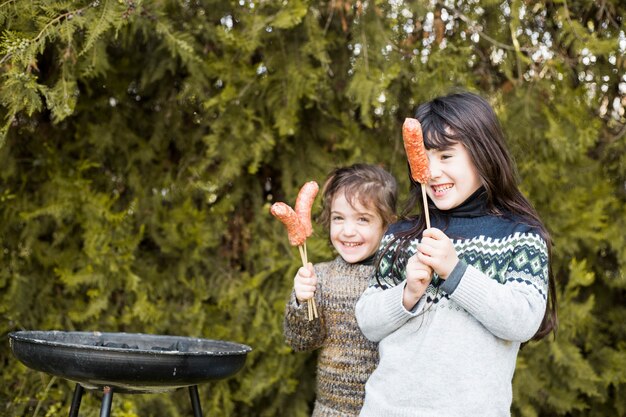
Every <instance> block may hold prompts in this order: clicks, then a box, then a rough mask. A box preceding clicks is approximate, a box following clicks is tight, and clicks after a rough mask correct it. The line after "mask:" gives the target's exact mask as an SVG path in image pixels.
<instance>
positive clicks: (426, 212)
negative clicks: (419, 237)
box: [421, 184, 430, 229]
mask: <svg viewBox="0 0 626 417" xmlns="http://www.w3.org/2000/svg"><path fill="white" fill-rule="evenodd" d="M421 186H422V198H423V200H424V210H425V211H424V214H425V215H426V228H427V229H430V214H429V213H428V199H427V198H426V185H424V184H421Z"/></svg>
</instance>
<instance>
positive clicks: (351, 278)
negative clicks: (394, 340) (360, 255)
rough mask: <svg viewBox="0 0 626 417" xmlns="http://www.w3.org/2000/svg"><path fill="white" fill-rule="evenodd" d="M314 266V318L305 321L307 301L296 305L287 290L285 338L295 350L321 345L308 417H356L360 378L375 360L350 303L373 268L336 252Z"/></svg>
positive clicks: (375, 353) (361, 387) (374, 346)
mask: <svg viewBox="0 0 626 417" xmlns="http://www.w3.org/2000/svg"><path fill="white" fill-rule="evenodd" d="M314 269H315V274H316V275H317V278H318V284H317V291H316V292H315V302H316V304H317V308H318V313H319V319H314V320H312V321H309V320H308V318H307V306H306V304H305V303H303V304H298V303H297V301H296V298H295V293H294V292H292V294H291V299H290V300H289V302H288V303H287V307H286V309H285V320H284V334H285V340H286V341H287V343H288V344H289V345H290V346H291V347H292V348H293V349H294V350H295V351H310V350H314V349H318V348H319V349H321V350H320V352H319V357H318V363H317V398H316V401H315V408H314V410H313V417H339V416H341V417H346V416H358V414H359V411H360V410H361V406H362V405H363V398H364V397H365V388H364V387H365V382H366V381H367V378H369V376H370V374H371V373H372V372H373V370H374V368H375V367H376V364H377V362H378V348H377V344H376V343H374V342H371V341H369V340H367V339H366V338H365V336H363V334H362V333H361V330H360V329H359V326H358V325H357V322H356V318H355V316H354V307H355V305H356V302H357V301H358V299H359V297H360V296H361V294H362V293H363V291H365V289H366V288H367V286H368V282H369V278H370V276H371V275H372V274H373V272H374V267H373V266H372V265H362V264H349V263H347V262H345V261H344V260H343V259H342V258H341V257H337V258H336V259H335V260H333V261H331V262H324V263H320V264H316V265H314Z"/></svg>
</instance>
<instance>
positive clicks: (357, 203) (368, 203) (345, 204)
mask: <svg viewBox="0 0 626 417" xmlns="http://www.w3.org/2000/svg"><path fill="white" fill-rule="evenodd" d="M346 191H347V190H340V191H339V192H338V193H337V194H336V195H335V196H334V197H333V201H332V203H331V210H335V209H340V208H341V209H346V208H351V209H352V210H355V211H358V212H368V213H369V212H372V213H376V207H375V205H374V203H373V201H372V199H371V198H367V197H365V196H362V195H361V194H359V193H354V194H350V193H348V192H346Z"/></svg>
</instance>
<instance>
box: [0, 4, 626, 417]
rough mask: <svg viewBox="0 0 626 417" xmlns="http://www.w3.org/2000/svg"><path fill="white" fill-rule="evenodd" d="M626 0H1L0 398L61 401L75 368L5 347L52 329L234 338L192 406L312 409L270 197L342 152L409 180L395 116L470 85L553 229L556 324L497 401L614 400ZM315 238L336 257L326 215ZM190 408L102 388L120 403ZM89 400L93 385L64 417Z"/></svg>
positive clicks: (625, 330) (625, 362)
mask: <svg viewBox="0 0 626 417" xmlns="http://www.w3.org/2000/svg"><path fill="white" fill-rule="evenodd" d="M623 14H624V5H623V3H622V2H619V1H617V0H601V1H594V2H591V1H586V0H571V1H567V2H565V1H554V2H530V1H520V0H502V1H492V0H489V1H481V2H476V1H470V0H457V1H442V2H425V1H402V0H398V1H392V2H387V1H384V2H383V1H375V2H362V1H355V0H332V1H312V0H311V1H306V0H290V1H275V0H268V1H250V0H241V1H224V0H220V1H217V0H213V1H211V0H188V1H184V2H181V1H173V0H152V1H148V0H143V1H142V0H92V1H86V0H77V1H69V0H66V1H63V0H33V1H28V2H25V1H17V0H4V1H2V2H0V25H1V26H2V35H1V36H2V37H1V39H0V76H1V79H0V113H1V115H2V120H1V126H2V129H1V132H0V134H1V136H0V138H1V144H2V147H1V148H0V167H1V170H0V219H1V222H0V265H1V268H0V335H1V336H2V337H1V339H2V340H1V343H0V366H1V367H2V376H1V383H0V414H3V415H8V416H55V415H67V412H68V408H69V403H70V396H71V392H72V384H71V383H69V382H68V381H65V380H62V379H57V378H52V377H50V376H48V375H45V374H41V373H38V372H35V371H32V370H30V369H28V368H26V367H24V366H23V365H21V364H20V363H18V362H17V361H16V360H15V358H14V357H13V356H12V354H11V352H10V349H9V345H8V333H9V332H11V331H15V330H21V329H28V330H35V329H37V330H51V329H59V330H81V331H90V330H99V331H115V332H122V331H123V332H142V333H157V334H177V335H188V336H195V337H206V338H211V339H224V340H232V341H236V342H241V343H246V344H248V345H250V346H251V347H252V348H253V349H254V350H253V351H252V353H250V354H249V356H248V360H247V363H246V366H245V368H244V369H243V370H242V371H241V372H240V373H239V374H237V375H236V376H234V377H232V378H229V379H226V380H222V381H218V382H215V383H209V384H204V385H202V386H201V387H200V393H201V397H202V403H203V408H204V409H205V411H206V412H207V414H209V415H216V416H218V415H219V416H235V415H236V416H306V415H308V414H309V412H310V409H309V404H310V403H311V400H312V398H313V395H314V393H313V384H314V365H315V355H314V354H305V353H301V354H295V353H293V352H291V351H290V349H289V348H287V347H286V346H285V345H284V343H283V339H282V328H281V324H282V313H283V307H284V303H285V301H286V299H287V297H288V295H289V292H290V290H291V284H292V278H291V277H292V276H293V274H294V273H295V270H296V268H297V266H298V262H299V258H298V254H297V251H296V250H295V249H294V248H292V247H290V246H289V245H288V242H287V239H286V235H285V232H284V230H283V229H282V226H281V225H280V224H279V223H278V222H277V221H275V220H274V219H272V218H271V216H269V214H268V211H269V206H270V205H271V203H272V202H274V201H278V200H280V201H286V202H287V203H289V204H293V202H294V199H295V196H296V194H297V191H298V189H299V187H300V186H301V185H302V184H303V183H304V182H306V181H309V180H316V181H318V182H322V181H323V179H324V178H325V176H326V174H327V173H328V172H329V171H330V169H332V168H333V167H335V166H338V165H345V164H350V163H354V162H370V163H380V164H382V165H383V166H385V167H386V168H388V169H389V170H391V171H392V172H393V173H394V174H396V176H397V177H398V179H399V181H400V184H401V190H402V191H401V194H402V196H403V197H406V196H407V194H408V182H407V173H406V160H405V158H404V155H403V149H402V142H401V135H400V126H401V123H402V121H403V120H404V118H405V117H407V116H411V115H412V112H413V110H414V108H415V107H416V105H417V104H419V103H420V102H422V101H424V100H427V99H430V98H432V97H435V96H437V95H440V94H445V93H447V92H450V91H452V90H453V89H455V88H463V89H467V90H470V91H474V92H477V93H479V94H482V95H483V96H485V97H486V98H488V100H489V101H490V102H491V103H492V105H493V106H494V108H495V109H496V111H497V113H498V115H499V117H500V118H501V121H502V124H503V126H504V129H505V131H506V133H507V139H508V142H509V145H510V147H511V149H512V151H513V153H514V156H515V158H516V160H517V162H518V168H519V176H520V181H521V185H522V188H523V190H524V192H525V193H526V194H527V195H528V197H529V198H530V199H531V200H532V201H533V203H534V204H535V205H536V207H537V209H538V210H539V212H540V214H541V216H542V218H543V219H544V221H545V222H546V224H547V226H548V227H549V229H550V231H551V233H552V235H553V238H554V242H555V247H554V254H555V261H554V271H555V274H556V277H557V281H558V296H559V299H560V306H559V314H560V330H559V333H558V335H557V337H556V338H555V339H550V340H546V341H544V342H540V343H531V344H529V345H527V346H526V347H525V348H524V349H523V350H522V352H521V354H520V357H519V360H518V366H517V372H516V375H515V379H514V403H513V409H512V412H513V415H515V416H524V417H534V416H598V417H600V416H602V417H605V416H623V415H626V396H625V395H624V388H625V382H626V374H625V373H624V371H623V369H624V368H625V367H626V343H625V335H626V327H625V325H624V323H626V320H625V317H626V311H625V308H626V307H624V306H625V298H626V297H625V289H626V277H625V275H624V265H625V263H626V244H625V237H624V236H625V235H624V232H623V231H624V230H625V229H626V224H625V223H626V208H625V207H626V205H625V204H624V202H625V200H626V186H625V184H626V163H625V153H626V141H625V140H624V138H625V132H626V128H625V121H626V119H625V115H624V106H625V105H626V98H625V95H626V77H625V76H624V73H625V69H626V60H625V53H626V35H625V34H624V28H623ZM318 204H319V201H318ZM318 208H319V206H316V209H318ZM308 246H309V258H310V259H311V260H313V261H321V260H325V259H329V258H330V257H332V256H333V254H332V252H331V249H330V247H329V245H328V244H327V237H326V234H325V232H324V231H323V230H322V229H321V228H317V229H316V233H315V234H314V236H313V237H312V238H310V239H309V242H308ZM188 404H189V401H188V399H187V398H186V393H185V392H184V390H180V391H176V392H174V393H171V394H160V395H141V396H124V395H118V396H115V397H114V404H113V411H114V414H113V415H114V416H116V417H122V416H123V417H134V416H138V415H142V416H162V415H171V416H183V415H189V414H190V409H189V408H190V407H189V405H188ZM98 410H99V398H98V396H97V395H86V396H85V398H84V400H83V406H82V407H81V414H83V415H85V416H87V415H96V414H97V412H98Z"/></svg>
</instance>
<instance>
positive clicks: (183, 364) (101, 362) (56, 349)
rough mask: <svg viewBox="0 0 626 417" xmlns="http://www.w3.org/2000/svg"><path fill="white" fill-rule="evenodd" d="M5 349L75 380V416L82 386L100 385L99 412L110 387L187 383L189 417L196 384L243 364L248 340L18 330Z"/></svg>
mask: <svg viewBox="0 0 626 417" xmlns="http://www.w3.org/2000/svg"><path fill="white" fill-rule="evenodd" d="M9 343H10V345H11V350H12V351H13V354H14V355H15V357H16V358H17V359H19V360H20V361H21V362H22V363H24V364H25V365H26V366H28V367H29V368H32V369H35V370H37V371H42V372H45V373H48V374H51V375H55V376H58V377H61V378H64V379H68V380H70V381H74V382H76V387H75V389H74V397H73V399H72V405H71V407H70V414H69V417H78V409H79V407H80V402H81V399H82V395H83V392H84V390H85V389H87V390H97V391H102V393H103V399H102V405H101V409H100V417H108V416H110V413H111V401H112V398H113V393H114V392H117V393H131V394H136V393H154V392H165V391H171V390H175V389H178V388H188V389H189V395H190V398H191V405H192V409H193V413H194V417H202V408H201V406H200V399H199V397H198V384H200V383H203V382H208V381H212V380H217V379H222V378H227V377H229V376H231V375H233V374H235V373H237V372H238V371H239V370H240V369H241V368H242V367H243V365H244V363H245V360H246V356H247V354H248V353H249V352H250V351H251V350H252V349H251V348H250V347H249V346H246V345H242V344H239V343H234V342H226V341H221V340H210V339H197V338H191V337H181V336H160V335H149V334H141V333H100V332H63V331H20V332H14V333H10V334H9Z"/></svg>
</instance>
